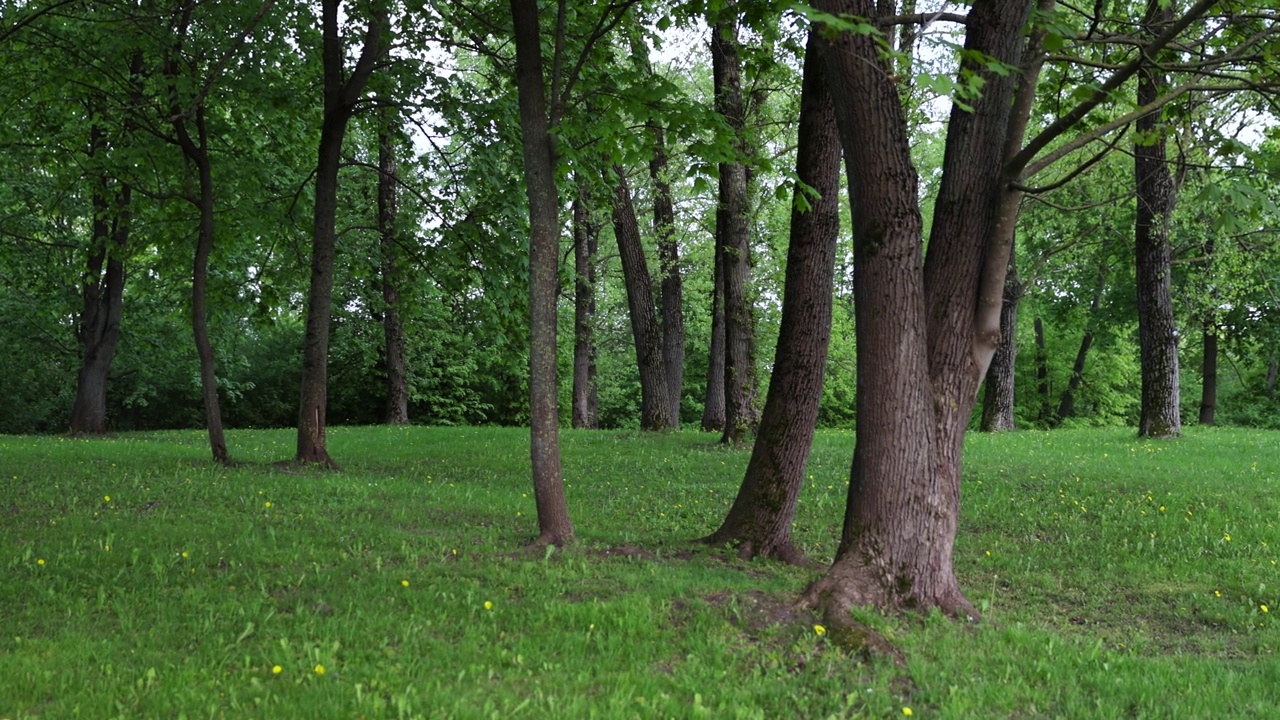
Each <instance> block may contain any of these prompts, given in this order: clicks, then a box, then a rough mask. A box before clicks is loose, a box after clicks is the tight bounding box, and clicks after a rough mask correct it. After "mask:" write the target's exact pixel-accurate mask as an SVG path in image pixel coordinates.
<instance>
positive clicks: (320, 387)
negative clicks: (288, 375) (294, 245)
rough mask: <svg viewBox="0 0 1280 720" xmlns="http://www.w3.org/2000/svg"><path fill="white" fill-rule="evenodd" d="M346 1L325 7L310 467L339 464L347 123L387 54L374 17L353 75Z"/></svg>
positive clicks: (308, 404) (307, 361) (303, 403)
mask: <svg viewBox="0 0 1280 720" xmlns="http://www.w3.org/2000/svg"><path fill="white" fill-rule="evenodd" d="M341 4H342V3H341V0H324V2H323V3H322V5H321V25H322V26H323V27H322V30H323V33H322V34H323V38H322V45H321V55H322V61H323V94H324V113H323V116H322V118H321V124H320V144H319V147H318V149H317V150H318V152H317V160H316V173H315V183H316V185H315V206H314V211H313V213H312V226H311V285H310V289H309V291H308V293H307V313H306V315H307V319H306V330H305V336H304V339H303V346H302V383H301V385H302V388H301V399H300V401H299V403H298V446H297V447H298V449H297V454H296V456H295V457H296V459H297V461H298V462H304V463H323V464H325V465H328V466H329V467H331V468H335V469H336V468H337V467H338V464H337V463H336V462H334V461H333V458H331V457H329V450H328V447H327V446H326V435H325V410H326V404H327V401H328V394H329V323H330V310H331V305H332V300H333V261H334V257H335V256H336V254H337V240H338V235H337V226H336V223H337V212H338V168H339V165H340V164H341V160H342V140H343V137H345V135H346V133H347V121H348V120H350V119H351V115H352V114H353V113H354V112H355V109H356V104H357V103H358V102H359V101H360V98H361V97H362V95H363V94H364V88H365V86H366V85H367V84H368V80H369V75H370V74H371V73H372V72H373V68H374V65H375V63H376V62H377V61H378V59H379V58H380V57H381V56H382V54H383V52H384V49H383V47H382V33H383V30H384V26H385V25H386V17H385V15H374V16H372V17H370V19H369V27H368V31H367V32H366V34H365V38H364V45H363V47H362V49H361V51H360V58H359V60H357V61H356V66H355V68H354V70H352V72H351V73H350V75H349V76H348V75H347V73H346V70H345V68H344V63H345V59H346V53H345V51H344V50H343V39H342V36H341V34H340V32H339V23H338V15H339V13H338V8H339V6H340V5H341Z"/></svg>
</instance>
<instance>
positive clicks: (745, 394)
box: [711, 3, 760, 445]
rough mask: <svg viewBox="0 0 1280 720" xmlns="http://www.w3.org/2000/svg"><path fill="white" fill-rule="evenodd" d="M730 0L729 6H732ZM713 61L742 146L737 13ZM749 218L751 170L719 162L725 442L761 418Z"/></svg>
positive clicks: (722, 104) (716, 43)
mask: <svg viewBox="0 0 1280 720" xmlns="http://www.w3.org/2000/svg"><path fill="white" fill-rule="evenodd" d="M734 7H735V6H734V4H733V3H729V9H730V10H732V9H734ZM711 67H712V75H713V77H714V86H715V104H716V111H717V112H719V113H720V115H721V116H722V117H724V119H725V122H726V123H727V124H728V126H729V127H730V128H731V129H732V130H733V132H734V135H735V137H734V146H735V147H737V148H738V150H739V152H743V150H744V143H743V139H742V131H743V125H744V109H743V102H742V79H741V70H740V64H739V60H738V26H737V21H736V19H733V20H728V21H724V22H719V23H716V24H715V26H714V27H713V29H712V32H711ZM750 239H751V238H750V226H749V224H748V222H747V172H746V167H745V166H744V165H743V163H742V162H741V160H737V161H734V162H722V163H720V199H719V204H718V206H717V209H716V240H717V248H716V254H717V255H718V256H719V259H720V261H721V270H722V272H723V277H724V340H725V367H724V377H725V380H724V386H725V425H724V436H723V437H722V438H721V442H724V443H729V444H733V445H738V444H741V443H743V442H745V441H746V439H747V437H748V436H750V435H752V434H754V433H755V431H756V427H757V426H758V425H759V424H760V415H759V411H758V410H757V409H756V392H757V382H756V368H755V317H754V312H753V309H752V306H751V301H750V298H749V297H748V294H747V286H748V284H749V283H750V276H751V242H750Z"/></svg>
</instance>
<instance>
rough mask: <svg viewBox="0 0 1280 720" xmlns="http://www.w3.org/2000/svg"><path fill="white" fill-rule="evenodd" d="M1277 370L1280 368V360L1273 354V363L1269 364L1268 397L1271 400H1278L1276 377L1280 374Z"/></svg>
mask: <svg viewBox="0 0 1280 720" xmlns="http://www.w3.org/2000/svg"><path fill="white" fill-rule="evenodd" d="M1277 370H1280V362H1277V361H1276V358H1275V357H1274V356H1273V357H1272V358H1271V364H1270V365H1268V366H1267V399H1268V400H1270V401H1271V402H1275V401H1276V377H1277V375H1280V373H1277V372H1276V371H1277Z"/></svg>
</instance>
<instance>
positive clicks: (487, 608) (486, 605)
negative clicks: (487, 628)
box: [484, 600, 493, 610]
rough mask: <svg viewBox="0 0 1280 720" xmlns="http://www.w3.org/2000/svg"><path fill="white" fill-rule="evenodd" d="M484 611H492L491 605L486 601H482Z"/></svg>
mask: <svg viewBox="0 0 1280 720" xmlns="http://www.w3.org/2000/svg"><path fill="white" fill-rule="evenodd" d="M484 609H485V610H492V609H493V603H491V602H489V601H488V600H485V601H484Z"/></svg>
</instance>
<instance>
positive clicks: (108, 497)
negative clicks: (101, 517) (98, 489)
mask: <svg viewBox="0 0 1280 720" xmlns="http://www.w3.org/2000/svg"><path fill="white" fill-rule="evenodd" d="M102 499H103V500H106V501H107V502H111V496H110V495H103V496H102Z"/></svg>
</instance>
